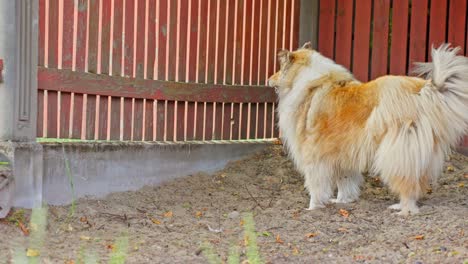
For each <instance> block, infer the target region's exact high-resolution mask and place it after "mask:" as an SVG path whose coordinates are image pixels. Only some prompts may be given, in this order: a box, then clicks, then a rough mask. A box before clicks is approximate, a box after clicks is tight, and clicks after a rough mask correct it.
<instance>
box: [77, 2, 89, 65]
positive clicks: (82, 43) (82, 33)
mask: <svg viewBox="0 0 468 264" xmlns="http://www.w3.org/2000/svg"><path fill="white" fill-rule="evenodd" d="M87 23H88V1H87V0H78V22H77V32H76V55H75V56H76V66H75V68H76V70H77V71H84V70H85V67H86V35H87V34H88V32H87Z"/></svg>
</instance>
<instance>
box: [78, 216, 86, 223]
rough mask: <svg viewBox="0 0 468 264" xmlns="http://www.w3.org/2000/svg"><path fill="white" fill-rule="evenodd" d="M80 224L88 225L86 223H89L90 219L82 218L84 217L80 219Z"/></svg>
mask: <svg viewBox="0 0 468 264" xmlns="http://www.w3.org/2000/svg"><path fill="white" fill-rule="evenodd" d="M80 222H82V223H86V222H88V218H87V217H86V216H82V217H80Z"/></svg>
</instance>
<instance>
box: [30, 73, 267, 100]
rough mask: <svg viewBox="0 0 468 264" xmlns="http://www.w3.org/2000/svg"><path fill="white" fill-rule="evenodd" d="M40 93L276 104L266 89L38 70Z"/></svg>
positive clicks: (264, 87)
mask: <svg viewBox="0 0 468 264" xmlns="http://www.w3.org/2000/svg"><path fill="white" fill-rule="evenodd" d="M38 84H39V87H38V88H39V90H51V91H61V92H73V93H80V94H93V95H101V96H115V97H127V98H140V99H156V100H170V101H189V102H226V103H227V102H229V103H231V102H232V103H243V102H250V103H257V102H269V103H270V102H276V94H275V91H274V89H273V88H271V87H267V86H242V85H219V84H200V83H180V82H167V81H157V80H145V79H134V78H125V77H120V76H108V75H100V74H92V73H85V72H74V71H71V70H63V69H62V70H58V69H51V68H43V67H39V69H38Z"/></svg>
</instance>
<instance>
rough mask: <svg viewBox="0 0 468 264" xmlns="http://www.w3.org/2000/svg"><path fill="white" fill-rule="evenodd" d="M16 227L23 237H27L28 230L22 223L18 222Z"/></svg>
mask: <svg viewBox="0 0 468 264" xmlns="http://www.w3.org/2000/svg"><path fill="white" fill-rule="evenodd" d="M18 226H19V228H20V229H21V231H22V232H23V235H25V236H28V235H29V229H28V228H27V227H26V226H25V225H24V224H23V222H21V221H19V220H18Z"/></svg>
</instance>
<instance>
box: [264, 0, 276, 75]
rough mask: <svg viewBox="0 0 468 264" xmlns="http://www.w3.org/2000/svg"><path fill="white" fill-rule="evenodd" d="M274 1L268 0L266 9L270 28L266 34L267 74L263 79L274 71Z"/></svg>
mask: <svg viewBox="0 0 468 264" xmlns="http://www.w3.org/2000/svg"><path fill="white" fill-rule="evenodd" d="M276 2H277V0H271V1H268V10H269V14H268V17H269V21H268V25H269V28H270V30H269V31H268V34H269V35H268V34H267V49H268V53H267V62H266V66H267V68H266V70H267V74H266V76H265V79H267V78H268V77H270V76H271V75H272V74H273V73H274V72H275V67H274V65H275V60H276V54H277V52H278V51H277V50H275V32H274V30H275V19H276V12H275V10H276Z"/></svg>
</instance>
